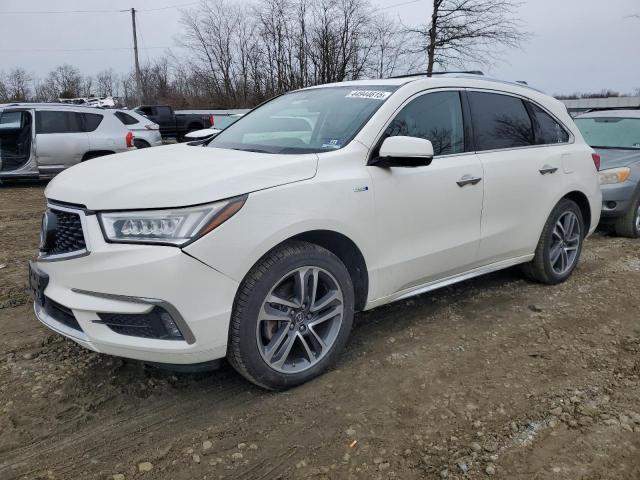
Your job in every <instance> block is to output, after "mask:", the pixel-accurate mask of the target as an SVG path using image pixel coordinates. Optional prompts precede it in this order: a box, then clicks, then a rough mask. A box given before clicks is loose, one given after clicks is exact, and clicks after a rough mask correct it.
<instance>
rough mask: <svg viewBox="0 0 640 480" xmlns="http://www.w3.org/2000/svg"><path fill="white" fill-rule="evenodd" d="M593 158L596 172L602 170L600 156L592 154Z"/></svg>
mask: <svg viewBox="0 0 640 480" xmlns="http://www.w3.org/2000/svg"><path fill="white" fill-rule="evenodd" d="M591 158H593V164H594V165H595V166H596V170H600V154H599V153H592V154H591Z"/></svg>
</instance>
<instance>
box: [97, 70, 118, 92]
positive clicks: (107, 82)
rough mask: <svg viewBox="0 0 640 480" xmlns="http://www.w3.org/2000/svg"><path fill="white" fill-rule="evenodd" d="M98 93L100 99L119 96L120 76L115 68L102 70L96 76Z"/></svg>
mask: <svg viewBox="0 0 640 480" xmlns="http://www.w3.org/2000/svg"><path fill="white" fill-rule="evenodd" d="M96 89H97V90H96V93H97V95H98V96H100V97H107V96H109V95H116V96H117V95H118V91H119V89H118V74H117V73H116V72H115V70H114V69H113V68H109V69H107V70H102V71H101V72H98V73H97V74H96Z"/></svg>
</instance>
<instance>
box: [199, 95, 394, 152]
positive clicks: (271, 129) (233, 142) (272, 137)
mask: <svg viewBox="0 0 640 480" xmlns="http://www.w3.org/2000/svg"><path fill="white" fill-rule="evenodd" d="M396 89H397V87H396V86H388V85H385V86H367V88H363V87H361V86H358V87H353V86H344V87H321V88H312V89H308V90H298V91H295V92H291V93H288V94H285V95H282V96H280V97H277V98H275V99H273V100H271V101H269V102H267V103H265V104H264V105H263V106H261V107H258V108H257V109H255V110H253V111H252V112H250V113H248V114H247V115H245V116H244V117H242V118H240V119H239V120H238V121H236V122H235V123H234V124H233V125H231V126H229V127H228V128H227V129H225V130H224V131H222V132H221V133H220V134H219V135H218V136H217V137H215V138H214V139H213V140H212V141H211V142H210V143H209V147H213V148H230V149H234V150H245V151H254V152H256V151H257V152H265V153H287V154H295V153H317V152H327V151H331V150H337V149H340V148H342V147H344V146H345V145H346V144H347V143H349V142H350V141H351V140H352V139H353V137H355V136H356V134H357V133H358V132H359V131H360V129H361V128H362V127H363V126H364V124H365V123H366V122H367V121H368V120H369V119H370V118H371V116H372V115H373V114H374V113H375V111H376V110H378V108H380V105H382V104H383V103H384V102H385V101H386V99H387V98H388V97H389V96H391V94H392V93H393V92H394V91H395V90H396Z"/></svg>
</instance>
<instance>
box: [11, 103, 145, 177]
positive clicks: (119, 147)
mask: <svg viewBox="0 0 640 480" xmlns="http://www.w3.org/2000/svg"><path fill="white" fill-rule="evenodd" d="M133 148H135V147H134V143H133V133H132V132H130V131H129V130H128V129H127V128H126V127H125V126H124V125H123V124H122V122H121V121H120V120H118V119H117V118H116V117H115V116H114V114H113V112H112V111H110V110H102V109H98V108H92V107H80V106H76V105H68V104H56V103H12V104H7V105H0V179H5V180H7V179H18V178H50V177H52V176H54V175H56V174H57V173H59V172H61V171H62V170H64V169H65V168H68V167H71V166H72V165H75V164H77V163H80V162H84V161H86V160H90V159H92V158H96V157H101V156H104V155H109V154H112V153H119V152H126V151H127V150H129V149H133Z"/></svg>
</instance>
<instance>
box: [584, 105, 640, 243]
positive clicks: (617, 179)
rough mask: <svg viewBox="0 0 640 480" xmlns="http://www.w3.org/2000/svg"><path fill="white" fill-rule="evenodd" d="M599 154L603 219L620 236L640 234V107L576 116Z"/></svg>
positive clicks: (585, 135)
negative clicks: (637, 108)
mask: <svg viewBox="0 0 640 480" xmlns="http://www.w3.org/2000/svg"><path fill="white" fill-rule="evenodd" d="M575 122H576V125H578V128H579V129H580V131H581V132H582V135H583V136H584V138H585V140H586V141H587V143H588V144H589V145H591V146H592V147H593V148H594V149H595V150H596V151H597V152H598V154H599V155H600V159H601V160H600V161H601V163H600V185H601V188H602V221H603V223H606V224H612V225H613V228H614V230H615V233H616V234H617V235H620V236H622V237H631V238H637V237H639V236H640V110H603V111H594V112H590V113H584V114H582V115H579V116H578V117H576V119H575Z"/></svg>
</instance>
